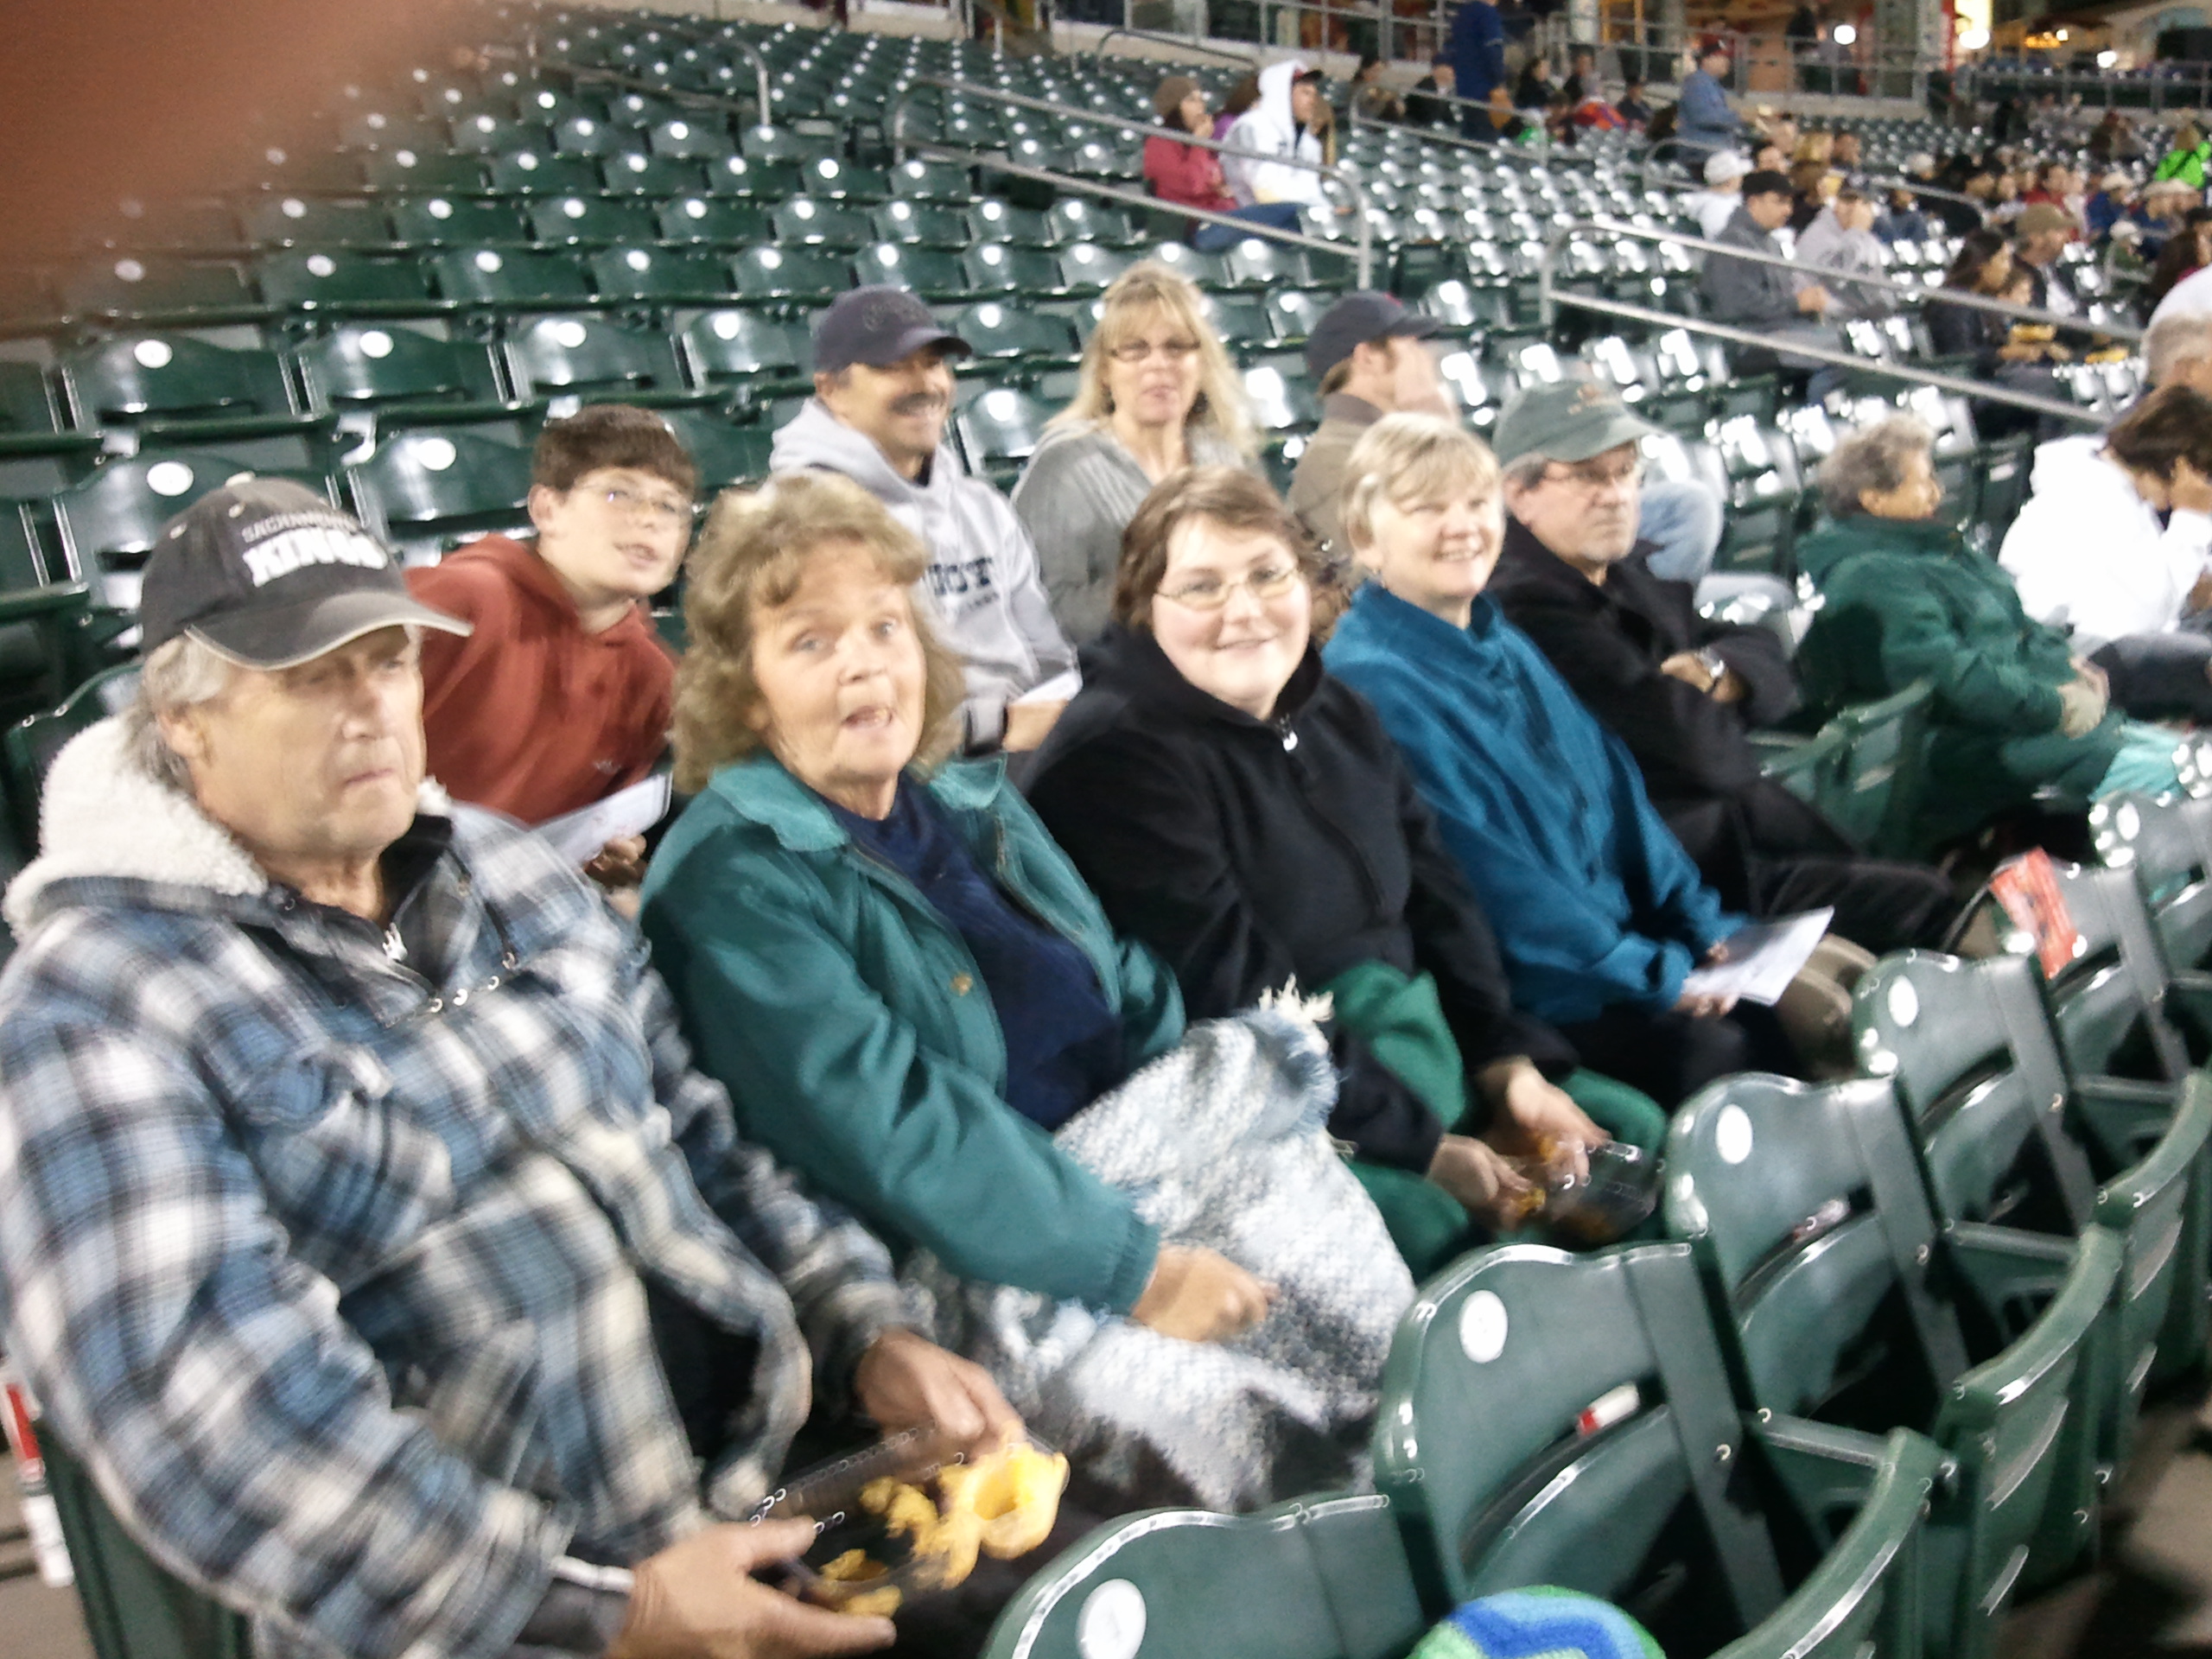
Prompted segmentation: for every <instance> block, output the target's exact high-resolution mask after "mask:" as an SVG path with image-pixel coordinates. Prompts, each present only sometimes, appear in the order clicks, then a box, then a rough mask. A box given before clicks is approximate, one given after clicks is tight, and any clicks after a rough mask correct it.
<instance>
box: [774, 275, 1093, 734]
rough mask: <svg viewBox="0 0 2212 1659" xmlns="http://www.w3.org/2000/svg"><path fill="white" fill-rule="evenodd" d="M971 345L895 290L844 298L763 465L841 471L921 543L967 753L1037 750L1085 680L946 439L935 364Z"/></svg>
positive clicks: (1022, 548)
mask: <svg viewBox="0 0 2212 1659" xmlns="http://www.w3.org/2000/svg"><path fill="white" fill-rule="evenodd" d="M968 352H969V346H968V343H967V341H965V340H962V339H961V338H960V336H959V335H957V334H953V333H952V332H950V330H949V329H946V328H944V327H940V326H939V325H938V321H937V319H936V318H935V317H933V316H932V315H930V309H929V308H928V307H927V306H925V305H924V304H923V303H922V302H921V301H919V300H918V299H916V298H915V297H914V296H912V294H909V293H907V292H906V290H905V289H899V288H880V287H877V288H856V289H853V290H852V292H850V293H849V294H846V295H843V296H840V297H839V299H838V300H837V302H836V304H834V305H832V306H831V307H830V308H829V310H827V311H825V312H824V313H823V315H822V319H821V321H818V322H817V323H816V324H815V326H814V396H813V397H810V398H809V399H807V402H806V406H805V407H804V409H802V410H799V412H798V415H797V416H794V417H793V418H792V420H791V423H790V424H789V425H787V426H785V427H784V428H783V429H781V430H780V431H779V432H778V433H777V434H776V444H775V448H774V449H773V450H772V451H771V452H770V454H769V466H770V467H771V468H772V470H773V471H775V472H779V473H789V472H798V471H800V470H802V469H805V468H814V469H817V470H819V471H822V472H829V473H842V474H844V475H845V476H846V477H848V478H849V479H851V480H854V481H855V483H857V484H860V485H861V486H863V487H865V488H866V489H868V491H869V492H870V493H872V494H874V496H875V497H876V498H877V499H879V500H880V501H881V502H882V503H883V504H884V505H885V506H887V507H888V508H890V509H891V511H892V512H893V515H894V516H896V517H897V518H899V521H900V522H901V523H902V524H906V527H907V528H908V529H910V530H912V531H914V532H915V534H917V535H918V536H919V537H921V538H922V541H923V543H924V545H925V546H926V547H927V548H928V549H929V550H930V569H929V575H928V576H927V577H926V578H925V582H924V583H923V586H924V587H925V588H926V590H927V593H926V601H927V602H928V603H929V604H930V605H931V607H932V609H933V611H934V613H935V615H936V618H937V620H938V637H939V638H941V639H944V641H945V642H946V643H947V644H948V645H950V646H951V647H952V648H953V649H954V650H955V651H957V652H959V653H960V654H961V656H962V658H963V659H964V660H965V662H966V664H967V670H968V700H967V702H965V703H963V705H962V708H961V715H962V718H963V721H964V722H965V732H964V740H965V747H966V748H967V750H968V751H969V753H988V752H989V751H991V750H994V749H1007V750H1024V749H1033V748H1035V747H1037V746H1038V745H1039V743H1041V742H1043V741H1044V740H1045V734H1046V732H1048V731H1050V730H1051V729H1052V721H1054V720H1056V719H1058V716H1059V712H1060V710H1061V709H1065V707H1067V702H1068V699H1069V698H1071V697H1072V696H1074V695H1075V694H1076V692H1077V690H1079V689H1081V687H1082V684H1083V677H1082V675H1081V674H1080V673H1079V672H1078V671H1077V668H1076V660H1075V650H1074V648H1073V647H1072V646H1071V645H1069V644H1068V642H1067V640H1066V639H1065V637H1064V636H1063V635H1062V634H1061V632H1060V629H1059V625H1058V623H1056V622H1054V621H1053V620H1052V607H1051V604H1050V603H1049V601H1047V600H1046V594H1045V583H1044V580H1043V578H1042V577H1041V576H1040V575H1039V574H1038V569H1037V550H1036V548H1035V547H1034V546H1033V545H1032V544H1031V543H1030V540H1029V533H1028V532H1027V531H1026V530H1024V529H1023V528H1022V526H1021V521H1020V519H1019V518H1015V517H1014V508H1013V507H1012V506H1011V505H1009V504H1008V503H1007V499H1006V498H1005V497H1004V496H1002V495H1001V494H1000V493H998V492H997V491H996V490H995V489H993V488H992V487H991V486H989V485H988V484H985V483H983V482H982V481H981V480H977V479H973V478H970V477H969V476H968V474H967V471H966V469H965V468H964V467H962V465H961V463H960V457H959V456H958V454H956V453H955V452H954V450H953V449H952V448H951V446H950V445H949V444H947V443H946V442H945V441H944V423H945V419H946V417H947V416H949V415H950V413H951V412H952V384H953V383H952V370H951V368H950V365H948V364H947V362H946V360H945V359H947V358H948V357H950V356H951V355H953V354H955V353H958V354H960V355H962V356H965V355H966V354H967V353H968Z"/></svg>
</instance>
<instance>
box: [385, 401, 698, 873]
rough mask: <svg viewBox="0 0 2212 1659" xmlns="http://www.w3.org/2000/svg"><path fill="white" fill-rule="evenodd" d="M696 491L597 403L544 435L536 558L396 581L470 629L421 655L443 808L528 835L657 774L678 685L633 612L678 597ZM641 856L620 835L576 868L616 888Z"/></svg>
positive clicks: (500, 549) (624, 420) (650, 420)
mask: <svg viewBox="0 0 2212 1659" xmlns="http://www.w3.org/2000/svg"><path fill="white" fill-rule="evenodd" d="M697 485H698V473H697V470H696V468H695V467H693V465H692V462H691V457H690V454H689V452H687V451H686V450H685V449H684V448H683V444H682V443H681V442H678V441H677V437H676V435H675V434H674V433H673V432H671V430H670V429H669V428H668V425H667V423H665V422H664V421H663V420H662V419H661V418H660V416H658V415H655V414H653V413H652V412H651V411H650V410H642V409H632V408H630V407H629V406H627V405H626V404H594V405H593V406H592V407H590V408H588V409H584V410H580V411H579V412H577V413H576V414H575V415H572V416H569V417H568V418H567V419H566V420H560V421H554V422H551V423H549V424H548V425H547V426H546V427H545V428H544V429H543V431H542V432H540V433H539V435H538V439H537V449H536V452H535V453H534V454H533V455H532V457H531V490H530V518H531V523H532V524H534V525H536V526H537V537H536V539H535V540H534V541H532V542H527V543H525V542H520V541H516V540H514V539H512V537H505V536H486V537H482V538H480V540H477V541H474V542H472V543H469V544H468V545H467V546H466V547H464V548H461V549H459V550H456V551H454V552H452V553H449V554H448V555H447V556H446V557H445V558H444V560H443V561H442V562H441V563H437V564H435V565H429V566H427V567H423V568H420V569H411V570H410V571H409V572H408V573H407V582H408V586H409V587H410V588H411V589H412V590H413V592H414V594H415V596H416V598H418V599H420V600H421V601H423V603H424V604H426V605H430V606H433V607H435V608H437V609H439V610H441V611H444V612H446V613H448V614H449V615H452V616H458V617H462V618H465V619H466V620H468V621H469V622H471V623H474V625H475V632H474V633H472V634H470V635H469V636H468V637H467V639H461V638H458V637H454V636H449V635H444V634H441V635H439V636H438V643H436V644H432V643H431V642H430V641H429V639H425V640H424V649H423V730H424V734H425V736H426V737H427V739H428V741H429V768H430V772H431V775H432V776H434V777H435V778H436V779H438V781H439V782H440V783H442V784H443V785H445V787H446V788H447V789H448V791H450V792H451V793H452V794H453V796H454V798H455V799H457V800H462V801H468V802H472V803H474V804H477V805H480V806H488V807H491V808H493V809H494V810H498V811H501V812H504V813H506V814H507V815H508V816H509V817H514V818H518V819H520V820H521V821H522V822H523V823H530V824H538V823H544V822H546V821H547V820H548V819H550V818H556V817H560V816H561V815H562V814H563V813H565V812H573V811H575V810H576V809H577V808H579V807H582V806H588V805H589V804H592V803H593V802H594V801H597V800H601V799H603V798H605V797H607V796H608V795H611V794H613V792H614V791H616V790H619V789H623V788H626V787H627V786H628V785H632V784H634V783H637V782H638V781H639V780H640V779H643V778H645V776H646V775H647V774H648V773H650V772H652V768H653V765H654V763H655V762H656V761H657V760H658V759H659V758H660V754H661V751H662V750H663V748H664V747H666V744H667V741H668V726H669V715H670V702H671V694H672V692H673V690H674V684H675V677H676V668H675V664H674V662H673V661H672V660H671V658H670V656H669V654H668V652H667V651H666V649H665V648H664V647H663V645H661V642H660V639H659V636H658V634H657V633H656V632H654V629H653V623H652V614H651V613H650V611H649V610H648V609H647V607H646V605H645V601H647V600H649V599H650V598H651V597H652V595H653V594H657V593H658V592H660V591H661V589H663V588H665V587H667V586H668V584H669V583H670V582H672V581H673V580H675V576H676V569H677V564H678V563H680V562H681V561H682V559H683V550H684V549H685V548H686V547H687V546H688V545H690V540H691V508H692V499H693V495H694V493H695V492H696V488H697ZM643 855H644V844H643V842H641V841H639V840H638V839H637V838H636V837H634V836H625V837H622V838H620V839H619V840H616V841H611V842H608V843H607V848H606V850H605V851H604V852H603V853H602V854H601V856H600V857H598V858H597V859H594V861H593V862H592V864H591V865H590V866H589V867H588V868H590V870H591V873H592V874H594V876H595V877H597V878H599V879H600V880H602V881H605V882H606V883H607V885H609V886H616V887H620V886H627V885H630V884H632V883H633V882H634V881H635V880H637V879H638V875H639V870H638V868H637V866H638V862H639V860H640V859H641V858H642V857H643Z"/></svg>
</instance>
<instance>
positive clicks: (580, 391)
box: [502, 316, 725, 413]
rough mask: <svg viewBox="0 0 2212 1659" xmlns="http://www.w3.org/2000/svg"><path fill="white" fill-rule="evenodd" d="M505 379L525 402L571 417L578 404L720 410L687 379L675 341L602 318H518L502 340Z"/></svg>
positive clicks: (711, 392) (716, 397) (712, 392)
mask: <svg viewBox="0 0 2212 1659" xmlns="http://www.w3.org/2000/svg"><path fill="white" fill-rule="evenodd" d="M502 349H503V350H504V352H505V356H506V363H507V378H508V381H509V383H510V384H511V385H512V386H513V387H514V389H515V396H516V397H518V398H519V399H521V400H522V401H523V402H524V403H532V402H537V403H546V402H550V403H551V404H553V406H554V409H555V410H556V412H558V413H567V412H569V406H570V405H573V404H577V403H580V402H582V403H626V404H645V405H648V406H652V405H657V404H720V403H721V402H723V401H724V400H725V397H724V394H723V393H722V392H721V391H719V390H716V389H715V388H711V387H709V388H699V387H695V386H693V385H690V383H689V382H688V381H687V380H686V379H685V378H684V374H683V364H682V363H681V361H680V360H679V359H677V351H676V342H675V341H674V340H671V339H670V338H669V336H668V335H667V334H664V333H662V332H661V331H659V330H658V329H655V328H647V327H631V326H626V325H625V324H622V323H619V322H614V321H610V320H608V319H607V318H605V317H600V316H550V317H532V318H531V319H529V320H528V321H523V320H521V319H516V320H514V321H511V322H510V323H509V324H508V325H507V327H506V331H505V340H503V341H502Z"/></svg>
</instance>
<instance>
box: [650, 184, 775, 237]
mask: <svg viewBox="0 0 2212 1659" xmlns="http://www.w3.org/2000/svg"><path fill="white" fill-rule="evenodd" d="M654 217H655V218H656V219H657V220H658V224H659V226H660V239H661V240H662V241H663V242H697V243H703V244H706V245H709V246H714V247H720V248H736V247H744V246H747V245H750V244H752V243H755V242H766V241H767V240H769V239H770V238H771V237H772V235H773V234H774V232H773V231H772V227H771V226H770V225H769V222H768V211H767V209H766V208H765V207H761V206H760V204H759V203H757V202H751V201H732V200H723V199H721V198H719V197H712V196H683V197H679V198H678V199H677V200H674V201H664V202H662V203H661V204H660V205H659V207H658V208H657V209H656V210H655V215H654Z"/></svg>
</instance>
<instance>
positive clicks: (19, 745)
mask: <svg viewBox="0 0 2212 1659" xmlns="http://www.w3.org/2000/svg"><path fill="white" fill-rule="evenodd" d="M137 690H138V664H136V663H123V664H118V665H117V666H115V667H112V668H107V669H103V670H101V671H99V673H97V674H95V675H93V676H92V677H90V678H88V679H86V680H85V681H84V682H83V683H81V684H79V685H77V686H75V687H74V688H73V689H72V690H69V691H68V692H67V695H66V696H65V695H63V694H61V693H58V692H57V693H56V694H55V695H54V697H53V698H51V699H49V700H48V703H49V706H48V707H46V708H44V709H40V710H39V711H38V712H37V713H35V714H32V715H26V716H25V717H24V718H22V720H19V721H16V722H15V723H14V724H13V725H11V726H10V727H9V728H8V733H7V738H6V742H5V746H4V764H5V766H6V777H7V791H6V792H7V798H8V810H9V814H10V819H11V822H10V825H9V828H10V829H11V830H12V831H13V832H14V834H15V836H16V838H17V839H18V840H19V841H20V842H22V845H23V846H25V847H36V846H37V845H38V803H39V791H40V790H41V787H42V786H43V785H44V784H45V782H46V773H47V769H48V767H50V766H53V764H54V756H55V755H57V754H59V753H61V751H62V749H63V748H64V747H66V746H67V743H68V741H69V740H70V739H71V738H73V737H74V736H76V735H77V734H79V732H83V731H86V730H88V729H90V728H92V727H94V726H97V725H98V724H99V722H100V721H103V720H105V719H106V718H107V717H108V716H109V715H116V714H120V713H122V711H123V710H124V709H126V708H128V707H130V702H131V699H132V698H133V697H135V696H137ZM40 1433H41V1442H42V1443H46V1442H47V1437H46V1435H45V1430H44V1427H43V1425H41V1429H40ZM48 1452H49V1454H50V1452H51V1446H50V1444H48ZM48 1484H51V1482H49V1483H48ZM59 1496H60V1494H59V1492H58V1491H57V1493H56V1497H59ZM73 1559H75V1558H74V1557H73ZM93 1559H97V1558H93ZM79 1576H80V1578H81V1577H82V1576H84V1572H83V1567H82V1566H81V1565H80V1567H79ZM87 1611H88V1615H89V1611H90V1609H89V1606H88V1608H87ZM132 1652H133V1655H134V1659H135V1655H136V1652H137V1650H136V1649H133V1650H132Z"/></svg>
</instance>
